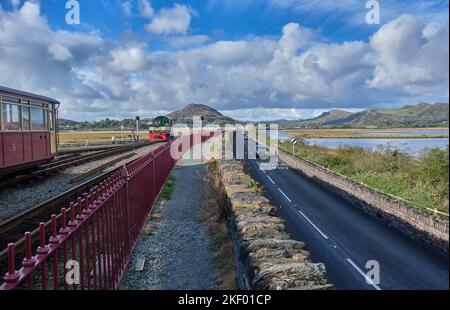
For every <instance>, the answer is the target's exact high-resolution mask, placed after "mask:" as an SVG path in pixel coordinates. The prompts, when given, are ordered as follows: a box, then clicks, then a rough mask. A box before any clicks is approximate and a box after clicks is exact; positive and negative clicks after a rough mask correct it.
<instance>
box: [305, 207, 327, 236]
mask: <svg viewBox="0 0 450 310" xmlns="http://www.w3.org/2000/svg"><path fill="white" fill-rule="evenodd" d="M298 213H300V214H301V215H302V216H303V217H304V218H305V219H306V220H307V221H308V222H309V223H310V224H311V225H312V227H314V228H315V229H316V230H317V231H318V232H319V234H320V235H321V236H322V237H323V238H324V239H327V240H328V236H327V235H325V234H324V233H323V232H322V231H321V230H320V229H319V227H317V226H316V225H315V224H314V223H313V222H312V221H311V220H310V219H309V218H308V217H307V216H306V215H305V214H304V213H303V212H302V211H300V210H298Z"/></svg>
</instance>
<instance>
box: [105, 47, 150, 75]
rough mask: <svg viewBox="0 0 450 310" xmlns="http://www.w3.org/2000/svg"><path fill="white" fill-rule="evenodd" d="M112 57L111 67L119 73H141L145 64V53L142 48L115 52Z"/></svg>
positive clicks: (130, 48)
mask: <svg viewBox="0 0 450 310" xmlns="http://www.w3.org/2000/svg"><path fill="white" fill-rule="evenodd" d="M111 57H112V62H111V66H112V67H113V68H114V69H116V70H117V71H139V70H142V69H143V66H144V64H145V52H144V50H143V48H142V47H136V46H133V47H129V48H126V49H117V50H113V51H112V52H111Z"/></svg>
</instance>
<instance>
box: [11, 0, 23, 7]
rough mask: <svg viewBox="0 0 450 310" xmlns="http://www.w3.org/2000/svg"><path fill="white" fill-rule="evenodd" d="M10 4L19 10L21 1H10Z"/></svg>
mask: <svg viewBox="0 0 450 310" xmlns="http://www.w3.org/2000/svg"><path fill="white" fill-rule="evenodd" d="M10 2H11V5H12V6H13V7H14V8H17V7H18V6H19V5H20V2H21V0H10Z"/></svg>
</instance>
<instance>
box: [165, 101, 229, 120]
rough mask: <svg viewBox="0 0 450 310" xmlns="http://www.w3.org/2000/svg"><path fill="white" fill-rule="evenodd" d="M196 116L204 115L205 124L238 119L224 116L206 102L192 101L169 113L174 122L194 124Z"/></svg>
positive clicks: (168, 115)
mask: <svg viewBox="0 0 450 310" xmlns="http://www.w3.org/2000/svg"><path fill="white" fill-rule="evenodd" d="M194 116H202V117H203V124H204V125H205V124H219V125H224V124H234V123H236V121H235V120H233V119H232V118H230V117H227V116H224V115H223V114H222V113H220V112H219V111H217V110H216V109H214V108H211V107H208V106H207V105H204V104H195V103H191V104H188V105H187V106H185V107H184V108H182V109H180V110H177V111H175V112H172V113H169V114H167V117H170V118H171V119H172V120H173V121H174V124H176V123H186V124H188V125H190V124H192V118H193V117H194Z"/></svg>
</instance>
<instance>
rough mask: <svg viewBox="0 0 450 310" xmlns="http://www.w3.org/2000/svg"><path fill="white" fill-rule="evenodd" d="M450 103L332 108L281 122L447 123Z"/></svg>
mask: <svg viewBox="0 0 450 310" xmlns="http://www.w3.org/2000/svg"><path fill="white" fill-rule="evenodd" d="M448 119H449V104H448V103H434V104H429V103H423V102H422V103H419V104H417V105H406V106H404V107H402V108H396V109H373V110H364V111H360V112H355V113H351V112H348V111H344V110H337V109H334V110H331V111H328V112H324V113H322V114H321V115H319V116H317V117H315V118H311V119H306V120H296V121H295V120H294V121H289V122H287V123H280V124H281V125H282V126H283V127H285V128H288V127H290V128H292V127H304V128H309V127H310V128H318V127H380V128H386V127H387V128H389V127H448Z"/></svg>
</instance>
